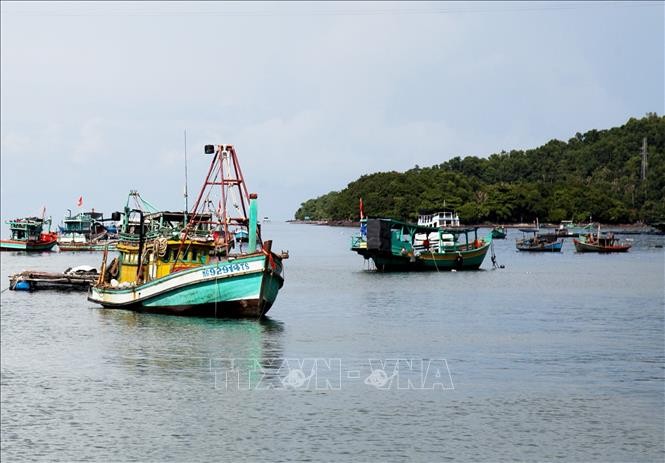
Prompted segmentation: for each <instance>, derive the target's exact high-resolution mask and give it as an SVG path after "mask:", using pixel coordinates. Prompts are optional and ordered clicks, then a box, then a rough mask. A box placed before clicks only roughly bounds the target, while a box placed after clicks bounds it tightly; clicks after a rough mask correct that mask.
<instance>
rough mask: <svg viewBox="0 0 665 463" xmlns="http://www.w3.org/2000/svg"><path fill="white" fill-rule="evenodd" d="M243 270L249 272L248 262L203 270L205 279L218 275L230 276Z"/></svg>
mask: <svg viewBox="0 0 665 463" xmlns="http://www.w3.org/2000/svg"><path fill="white" fill-rule="evenodd" d="M242 270H249V264H248V263H247V262H240V263H234V264H228V265H220V266H219V267H213V268H206V269H203V270H201V272H202V273H203V276H204V277H212V276H217V275H228V274H229V273H233V272H240V271H242Z"/></svg>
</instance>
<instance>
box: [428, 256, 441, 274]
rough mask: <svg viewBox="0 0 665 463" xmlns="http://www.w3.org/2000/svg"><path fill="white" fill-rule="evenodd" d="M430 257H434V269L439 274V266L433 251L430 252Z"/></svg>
mask: <svg viewBox="0 0 665 463" xmlns="http://www.w3.org/2000/svg"><path fill="white" fill-rule="evenodd" d="M429 255H430V256H432V260H433V261H434V268H436V271H437V272H439V271H440V270H439V266H438V265H437V264H436V258H435V257H434V253H433V252H432V251H430V252H429Z"/></svg>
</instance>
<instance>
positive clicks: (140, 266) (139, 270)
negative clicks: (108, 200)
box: [132, 209, 143, 283]
mask: <svg viewBox="0 0 665 463" xmlns="http://www.w3.org/2000/svg"><path fill="white" fill-rule="evenodd" d="M132 212H138V213H139V215H140V219H139V220H140V223H139V255H138V262H137V263H138V267H137V269H136V281H138V282H139V283H141V282H142V281H143V259H142V258H143V211H142V210H140V209H134V210H133V211H132Z"/></svg>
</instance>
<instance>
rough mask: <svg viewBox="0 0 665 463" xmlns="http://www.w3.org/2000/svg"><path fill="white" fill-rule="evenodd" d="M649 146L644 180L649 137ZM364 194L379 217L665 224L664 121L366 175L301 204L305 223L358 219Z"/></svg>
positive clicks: (368, 209) (634, 122) (648, 119)
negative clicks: (453, 215) (446, 213)
mask: <svg viewBox="0 0 665 463" xmlns="http://www.w3.org/2000/svg"><path fill="white" fill-rule="evenodd" d="M644 137H646V138H647V141H648V151H647V152H648V170H647V178H646V180H644V181H642V179H641V175H640V172H641V170H640V169H641V162H642V158H641V155H640V150H641V146H642V139H643V138H644ZM359 198H362V199H363V203H364V209H365V213H366V214H367V215H369V216H372V217H393V218H398V219H402V220H409V221H413V220H415V219H416V218H417V216H418V214H419V213H421V212H423V211H436V210H440V209H443V208H444V206H445V208H447V209H455V210H457V211H458V212H459V215H460V218H461V219H462V221H463V222H465V223H479V222H485V221H487V222H495V223H510V222H532V221H534V220H535V219H536V218H539V219H540V221H541V222H559V221H561V220H563V219H572V220H574V221H586V220H589V218H590V217H591V218H592V219H593V220H597V221H602V222H606V223H625V222H633V221H637V220H639V221H643V222H647V223H648V222H654V221H662V220H665V117H658V116H657V115H656V114H654V113H649V114H647V116H645V117H644V118H642V119H632V118H631V119H630V120H629V121H628V122H627V123H626V124H624V125H623V126H621V127H615V128H612V129H609V130H595V129H594V130H590V131H588V132H586V133H584V134H581V133H577V134H575V136H574V137H572V138H571V139H570V140H568V142H564V141H560V140H551V141H549V142H548V143H546V144H545V145H543V146H541V147H539V148H535V149H530V150H525V151H518V150H513V151H510V152H503V151H502V152H501V153H497V154H492V155H491V156H489V157H488V158H478V157H473V156H468V157H465V158H460V157H454V158H452V159H450V160H448V161H447V162H444V163H442V164H439V165H435V166H432V167H420V166H418V165H416V166H415V167H414V168H413V169H411V170H408V171H406V172H403V173H401V172H378V173H375V174H370V175H363V176H362V177H360V178H359V179H358V180H356V181H354V182H351V183H349V184H348V185H347V187H346V188H345V189H343V190H342V191H339V192H336V191H333V192H330V193H328V194H325V195H323V196H320V197H318V198H316V199H310V200H308V201H305V202H304V203H302V205H301V207H300V208H299V209H298V211H297V212H296V214H295V217H296V219H301V220H302V219H304V218H305V217H310V218H311V219H312V220H358V218H359V207H358V201H359Z"/></svg>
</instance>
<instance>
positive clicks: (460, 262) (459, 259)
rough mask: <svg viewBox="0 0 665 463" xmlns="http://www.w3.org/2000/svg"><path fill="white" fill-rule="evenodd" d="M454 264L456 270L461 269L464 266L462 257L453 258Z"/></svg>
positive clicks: (460, 255) (459, 255)
mask: <svg viewBox="0 0 665 463" xmlns="http://www.w3.org/2000/svg"><path fill="white" fill-rule="evenodd" d="M455 264H456V266H457V268H462V266H463V265H464V256H462V254H457V257H456V258H455Z"/></svg>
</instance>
